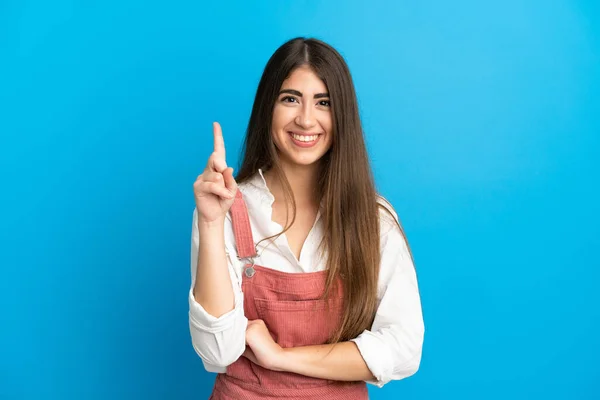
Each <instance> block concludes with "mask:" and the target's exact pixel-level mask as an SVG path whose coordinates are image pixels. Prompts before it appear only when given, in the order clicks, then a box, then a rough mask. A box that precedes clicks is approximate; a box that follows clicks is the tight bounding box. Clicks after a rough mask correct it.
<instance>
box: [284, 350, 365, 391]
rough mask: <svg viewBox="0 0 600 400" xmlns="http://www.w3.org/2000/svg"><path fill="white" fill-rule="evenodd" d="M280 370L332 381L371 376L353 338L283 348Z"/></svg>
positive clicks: (354, 379)
mask: <svg viewBox="0 0 600 400" xmlns="http://www.w3.org/2000/svg"><path fill="white" fill-rule="evenodd" d="M283 352H284V353H285V355H284V356H283V357H282V360H283V363H282V366H281V368H282V370H283V371H288V372H294V373H296V374H300V375H306V376H312V377H314V378H322V379H330V380H334V381H371V380H374V379H375V377H374V376H373V374H372V373H371V371H370V370H369V367H368V366H367V364H366V363H365V360H364V359H363V358H362V356H361V354H360V351H359V350H358V347H357V346H356V344H355V343H354V342H351V341H350V342H341V343H336V344H325V345H321V346H306V347H294V348H290V349H284V350H283Z"/></svg>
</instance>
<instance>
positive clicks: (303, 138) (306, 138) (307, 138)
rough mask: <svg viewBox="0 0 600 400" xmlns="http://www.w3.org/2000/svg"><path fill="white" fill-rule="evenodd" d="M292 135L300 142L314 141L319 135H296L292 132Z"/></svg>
mask: <svg viewBox="0 0 600 400" xmlns="http://www.w3.org/2000/svg"><path fill="white" fill-rule="evenodd" d="M292 137H293V138H294V139H296V140H297V141H299V142H312V141H314V140H317V138H318V137H319V135H312V136H304V135H294V134H293V133H292Z"/></svg>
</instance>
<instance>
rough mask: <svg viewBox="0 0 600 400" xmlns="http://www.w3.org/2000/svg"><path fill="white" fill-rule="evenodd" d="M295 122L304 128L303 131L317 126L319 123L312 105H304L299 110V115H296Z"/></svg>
mask: <svg viewBox="0 0 600 400" xmlns="http://www.w3.org/2000/svg"><path fill="white" fill-rule="evenodd" d="M294 122H295V123H296V125H298V126H300V127H302V129H310V128H312V127H313V126H315V124H316V122H317V121H316V118H315V116H314V114H313V108H312V105H311V104H310V103H308V102H306V103H304V104H303V106H302V108H300V109H299V110H298V115H296V118H295V119H294Z"/></svg>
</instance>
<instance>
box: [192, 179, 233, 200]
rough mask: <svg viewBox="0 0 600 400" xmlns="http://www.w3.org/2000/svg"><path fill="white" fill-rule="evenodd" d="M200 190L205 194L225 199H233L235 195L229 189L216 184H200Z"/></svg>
mask: <svg viewBox="0 0 600 400" xmlns="http://www.w3.org/2000/svg"><path fill="white" fill-rule="evenodd" d="M200 190H201V191H202V192H203V193H211V194H214V195H215V196H219V197H222V198H224V199H232V198H233V194H231V192H230V191H229V190H227V188H224V187H223V186H221V185H219V184H217V183H215V182H202V183H201V184H200Z"/></svg>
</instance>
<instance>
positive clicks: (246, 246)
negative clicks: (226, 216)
mask: <svg viewBox="0 0 600 400" xmlns="http://www.w3.org/2000/svg"><path fill="white" fill-rule="evenodd" d="M229 212H230V213H231V222H232V224H233V234H234V236H235V243H236V246H237V252H238V258H250V257H254V256H256V247H254V239H253V238H252V228H251V227H250V217H249V215H248V208H247V207H246V202H245V201H244V198H243V196H242V191H241V190H239V188H238V190H237V193H236V194H235V200H234V201H233V205H232V206H231V208H230V209H229Z"/></svg>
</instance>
